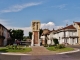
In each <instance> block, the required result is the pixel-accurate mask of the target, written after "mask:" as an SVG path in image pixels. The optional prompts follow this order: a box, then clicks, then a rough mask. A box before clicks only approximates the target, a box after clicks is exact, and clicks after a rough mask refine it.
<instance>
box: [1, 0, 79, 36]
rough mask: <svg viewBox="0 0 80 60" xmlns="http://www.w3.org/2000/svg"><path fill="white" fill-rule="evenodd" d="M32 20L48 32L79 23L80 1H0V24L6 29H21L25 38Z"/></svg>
mask: <svg viewBox="0 0 80 60" xmlns="http://www.w3.org/2000/svg"><path fill="white" fill-rule="evenodd" d="M32 20H39V21H40V22H41V28H42V29H50V30H52V29H53V28H55V29H57V28H60V27H64V26H66V24H69V25H70V24H72V23H73V21H75V22H80V0H0V23H1V24H3V25H4V26H5V27H6V28H8V29H10V28H11V29H22V30H24V35H25V36H27V35H28V32H29V31H32V29H31V21H32Z"/></svg>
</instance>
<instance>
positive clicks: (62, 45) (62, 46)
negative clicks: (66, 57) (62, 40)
mask: <svg viewBox="0 0 80 60" xmlns="http://www.w3.org/2000/svg"><path fill="white" fill-rule="evenodd" d="M55 48H57V49H61V48H65V45H64V44H59V45H57V46H55Z"/></svg>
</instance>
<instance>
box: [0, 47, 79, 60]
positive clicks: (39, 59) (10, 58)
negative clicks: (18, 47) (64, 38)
mask: <svg viewBox="0 0 80 60" xmlns="http://www.w3.org/2000/svg"><path fill="white" fill-rule="evenodd" d="M71 47H75V48H79V49H80V46H71ZM0 60H80V52H75V53H68V54H61V55H43V56H36V55H35V56H29V55H25V56H24V55H23V56H17V55H16V56H15V55H0Z"/></svg>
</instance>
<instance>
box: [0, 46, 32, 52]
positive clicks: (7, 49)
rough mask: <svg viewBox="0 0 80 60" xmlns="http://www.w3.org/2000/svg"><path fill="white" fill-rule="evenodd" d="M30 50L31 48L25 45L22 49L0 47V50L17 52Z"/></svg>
mask: <svg viewBox="0 0 80 60" xmlns="http://www.w3.org/2000/svg"><path fill="white" fill-rule="evenodd" d="M30 51H32V49H31V48H29V47H26V48H23V49H9V48H6V47H4V48H0V52H14V53H15V52H17V53H27V52H30Z"/></svg>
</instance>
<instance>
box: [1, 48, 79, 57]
mask: <svg viewBox="0 0 80 60" xmlns="http://www.w3.org/2000/svg"><path fill="white" fill-rule="evenodd" d="M79 51H80V49H77V50H75V51H69V52H62V53H56V54H67V53H74V52H79ZM0 54H1V55H18V56H20V55H31V54H23V53H4V52H0Z"/></svg>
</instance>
